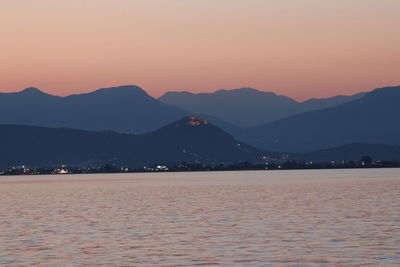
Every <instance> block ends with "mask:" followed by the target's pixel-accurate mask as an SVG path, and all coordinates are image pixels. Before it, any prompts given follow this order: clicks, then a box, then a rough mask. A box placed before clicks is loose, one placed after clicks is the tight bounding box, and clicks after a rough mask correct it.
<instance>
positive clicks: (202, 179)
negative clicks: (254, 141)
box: [0, 169, 400, 266]
mask: <svg viewBox="0 0 400 267" xmlns="http://www.w3.org/2000/svg"><path fill="white" fill-rule="evenodd" d="M0 265H5V266H35V265H40V266H157V265H160V266H193V265H205V266H208V265H210V266H212V265H219V266H361V265H363V266H365V265H370V266H377V265H381V266H399V265H400V170H399V169H397V170H396V169H385V170H382V169H381V170H323V171H320V170H313V171H269V172H265V171H254V172H202V173H163V174H110V175H108V174H107V175H76V176H72V175H70V176H29V177H26V176H25V177H0Z"/></svg>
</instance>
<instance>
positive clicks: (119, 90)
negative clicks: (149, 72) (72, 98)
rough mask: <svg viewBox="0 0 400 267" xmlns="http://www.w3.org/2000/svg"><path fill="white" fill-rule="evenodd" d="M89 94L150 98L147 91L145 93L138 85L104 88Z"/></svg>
mask: <svg viewBox="0 0 400 267" xmlns="http://www.w3.org/2000/svg"><path fill="white" fill-rule="evenodd" d="M89 94H98V95H100V94H101V95H103V94H106V95H122V96H127V95H132V94H134V95H141V96H149V95H148V94H147V93H146V91H144V90H143V89H142V88H140V87H139V86H137V85H122V86H116V87H107V88H102V89H98V90H96V91H94V92H92V93H89Z"/></svg>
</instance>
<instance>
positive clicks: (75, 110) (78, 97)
mask: <svg viewBox="0 0 400 267" xmlns="http://www.w3.org/2000/svg"><path fill="white" fill-rule="evenodd" d="M187 115H189V113H188V112H187V111H184V110H182V109H180V108H178V107H173V106H170V105H167V104H164V103H162V102H160V101H158V100H157V99H154V98H153V97H151V96H149V95H148V94H147V93H146V92H145V91H144V90H143V89H141V88H140V87H138V86H134V85H131V86H120V87H112V88H103V89H99V90H96V91H94V92H91V93H87V94H75V95H70V96H66V97H60V96H54V95H49V94H46V93H44V92H42V91H40V90H39V89H37V88H27V89H25V90H23V91H21V92H18V93H1V94H0V124H21V125H35V126H43V127H67V128H76V129H83V130H113V131H118V132H124V133H144V132H149V131H154V130H156V129H158V128H160V127H161V126H163V125H166V124H167V123H170V122H172V121H175V120H177V119H179V118H182V117H184V116H187Z"/></svg>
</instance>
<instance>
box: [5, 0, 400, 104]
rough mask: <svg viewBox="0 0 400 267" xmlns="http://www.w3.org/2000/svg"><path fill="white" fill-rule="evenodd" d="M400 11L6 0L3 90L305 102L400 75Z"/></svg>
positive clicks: (248, 2)
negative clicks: (130, 88)
mask: <svg viewBox="0 0 400 267" xmlns="http://www.w3.org/2000/svg"><path fill="white" fill-rule="evenodd" d="M399 12H400V1H398V0H379V1H378V0H324V1H321V0H143V1H139V0H138V1H134V0H125V1H123V0H81V1H78V0H68V1H64V0H17V1H16V0H3V1H2V3H1V8H0V36H1V39H0V51H1V53H0V60H1V64H0V91H1V92H12V91H19V90H21V89H23V88H25V87H30V86H36V87H39V88H41V89H42V90H43V91H46V92H49V93H52V94H56V95H68V94H72V93H80V92H88V91H92V90H94V89H97V88H101V87H108V86H116V85H123V84H136V85H139V86H141V87H142V88H144V89H145V90H146V91H147V92H149V93H150V94H151V95H153V96H156V97H157V96H159V95H161V94H163V93H164V92H165V91H182V90H186V91H192V92H210V91H214V90H217V89H222V88H225V89H232V88H239V87H254V88H257V89H260V90H265V91H273V92H276V93H278V94H283V95H288V96H291V97H294V98H296V99H298V100H304V99H307V98H310V97H326V96H332V95H336V94H351V93H355V92H359V91H366V90H370V89H373V88H376V87H382V86H386V85H399V84H400V16H399Z"/></svg>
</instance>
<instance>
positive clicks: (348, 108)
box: [238, 87, 400, 153]
mask: <svg viewBox="0 0 400 267" xmlns="http://www.w3.org/2000/svg"><path fill="white" fill-rule="evenodd" d="M399 115H400V87H386V88H379V89H375V90H373V91H372V92H369V93H367V94H366V95H365V96H364V97H361V98H359V99H356V100H353V101H350V102H347V103H344V104H341V105H337V106H334V107H330V108H325V109H320V110H314V111H309V112H305V113H301V114H297V115H293V116H289V117H287V118H284V119H281V120H277V121H274V122H271V123H267V124H264V125H260V126H256V127H252V128H247V129H245V130H244V131H243V132H242V133H240V134H239V135H238V137H239V139H241V140H243V141H245V142H247V143H249V144H251V145H253V146H255V147H259V148H262V149H267V148H268V150H272V151H290V152H301V153H304V152H311V151H315V150H320V149H325V148H329V147H335V146H340V145H344V144H351V143H367V144H388V145H400V116H399Z"/></svg>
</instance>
